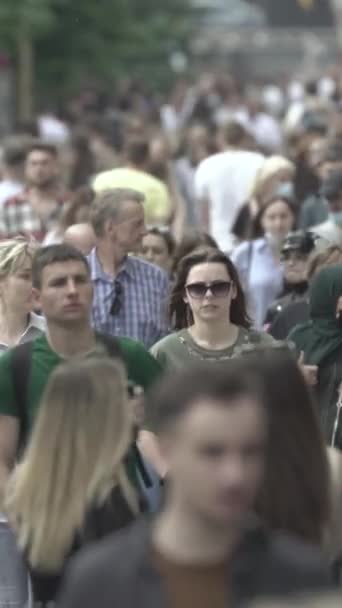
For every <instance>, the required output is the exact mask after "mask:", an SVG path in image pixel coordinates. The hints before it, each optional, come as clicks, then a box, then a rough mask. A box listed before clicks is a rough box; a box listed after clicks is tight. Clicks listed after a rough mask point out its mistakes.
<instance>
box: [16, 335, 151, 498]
mask: <svg viewBox="0 0 342 608" xmlns="http://www.w3.org/2000/svg"><path fill="white" fill-rule="evenodd" d="M96 340H97V342H98V343H100V344H102V345H103V346H104V347H105V349H106V351H107V353H108V355H109V357H112V358H113V359H114V358H117V359H121V360H122V361H123V363H125V361H124V357H123V355H122V350H121V347H120V344H119V341H118V340H117V339H116V338H113V337H112V336H107V335H105V334H100V333H97V332H96ZM32 346H33V342H24V344H19V346H16V347H15V348H14V349H13V355H12V361H11V363H12V382H13V387H14V394H15V398H16V402H17V406H18V414H19V420H20V434H19V446H18V454H19V455H20V454H21V453H22V452H23V450H24V448H25V445H26V442H27V435H28V427H29V424H28V423H29V420H28V407H27V393H28V386H29V378H30V371H31V361H32ZM132 454H133V455H134V459H135V463H136V468H137V472H139V474H140V476H141V479H142V482H143V484H144V485H145V487H146V488H149V487H151V485H152V482H151V479H150V476H149V474H148V472H147V471H146V467H145V465H144V463H143V461H142V458H141V455H140V452H139V450H138V448H137V447H136V445H135V444H134V445H133V446H132Z"/></svg>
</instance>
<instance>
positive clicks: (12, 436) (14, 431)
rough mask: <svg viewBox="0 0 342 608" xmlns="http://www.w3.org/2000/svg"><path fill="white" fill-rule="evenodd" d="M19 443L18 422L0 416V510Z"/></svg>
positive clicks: (11, 417) (11, 418)
mask: <svg viewBox="0 0 342 608" xmlns="http://www.w3.org/2000/svg"><path fill="white" fill-rule="evenodd" d="M18 442H19V421H18V419H17V418H15V417H14V416H4V415H0V510H1V505H2V501H3V497H4V490H5V485H6V482H7V479H8V476H9V474H10V472H11V470H12V469H13V467H14V463H15V458H16V454H17V449H18Z"/></svg>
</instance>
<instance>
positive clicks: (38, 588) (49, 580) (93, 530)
mask: <svg viewBox="0 0 342 608" xmlns="http://www.w3.org/2000/svg"><path fill="white" fill-rule="evenodd" d="M140 504H141V508H142V510H145V508H146V505H145V501H144V499H143V498H141V500H140ZM61 517H63V514H61ZM134 519H135V515H133V513H132V510H131V508H130V507H129V505H128V503H127V501H126V499H125V498H124V496H123V494H122V492H121V491H120V489H119V488H118V487H115V488H114V489H113V491H112V493H111V495H110V496H109V498H108V499H107V501H106V502H105V503H104V504H103V505H101V506H94V507H93V508H91V509H89V511H88V513H87V516H86V519H85V522H84V525H83V528H82V530H81V531H80V532H79V534H78V535H77V537H76V538H75V541H74V544H73V547H72V549H71V551H70V552H69V554H68V555H67V556H66V559H65V563H64V564H63V566H62V567H61V568H60V570H59V571H58V572H54V573H47V572H43V571H41V570H40V571H39V570H34V569H32V568H29V570H30V575H31V581H32V591H33V597H34V600H35V602H39V603H41V604H43V605H45V604H48V603H49V602H53V601H54V600H55V599H56V595H57V593H58V590H59V587H60V584H61V582H62V580H63V576H64V573H65V569H66V567H67V565H68V563H69V561H70V559H71V558H72V557H74V556H75V554H76V553H77V552H78V551H79V550H80V549H81V548H82V547H85V546H86V545H89V544H91V543H95V542H96V541H99V540H101V539H103V538H104V537H106V536H109V535H110V536H112V535H113V532H115V531H117V530H120V529H121V528H123V527H125V526H128V525H129V524H131V523H132V522H133V521H134Z"/></svg>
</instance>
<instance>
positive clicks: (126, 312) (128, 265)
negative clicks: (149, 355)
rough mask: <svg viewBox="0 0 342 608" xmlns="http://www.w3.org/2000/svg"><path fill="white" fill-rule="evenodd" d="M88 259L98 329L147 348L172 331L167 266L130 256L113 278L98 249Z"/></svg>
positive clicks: (94, 318) (94, 324)
mask: <svg viewBox="0 0 342 608" xmlns="http://www.w3.org/2000/svg"><path fill="white" fill-rule="evenodd" d="M88 262H89V265H90V270H91V278H92V281H93V285H94V300H93V312H92V322H93V326H94V327H95V328H96V329H97V330H98V331H100V332H102V333H105V334H110V335H112V336H123V337H128V338H132V339H133V340H138V341H140V342H142V343H143V344H144V345H145V347H146V348H150V347H151V346H152V345H153V344H155V342H157V341H158V340H160V338H162V337H163V336H165V335H166V334H167V333H168V323H167V315H166V307H167V300H168V295H169V287H170V283H169V279H168V277H167V275H166V273H165V272H163V270H161V269H160V268H158V267H157V266H154V265H153V264H149V263H147V262H145V261H144V260H140V259H139V258H135V257H132V256H128V257H127V258H126V259H125V261H124V263H123V265H122V266H121V268H120V270H119V272H118V274H117V276H116V277H115V279H113V278H112V277H110V276H109V275H107V274H106V273H105V272H104V271H103V269H102V266H101V264H100V262H99V259H98V257H97V255H96V249H93V251H92V252H91V253H90V255H89V256H88ZM119 299H120V304H119V306H118V307H117V310H115V306H114V304H118V300H119ZM111 310H112V312H111Z"/></svg>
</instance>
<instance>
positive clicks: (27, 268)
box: [0, 257, 33, 315]
mask: <svg viewBox="0 0 342 608" xmlns="http://www.w3.org/2000/svg"><path fill="white" fill-rule="evenodd" d="M0 293H1V300H2V302H3V304H4V307H5V309H6V310H10V311H11V312H16V313H18V315H22V314H24V315H26V314H29V313H30V312H31V310H32V304H33V301H32V260H31V259H30V258H29V257H27V258H26V259H25V260H23V263H22V265H21V267H20V268H19V269H18V270H16V272H14V273H13V274H10V275H8V276H7V277H6V278H5V279H4V280H3V281H1V282H0Z"/></svg>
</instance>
